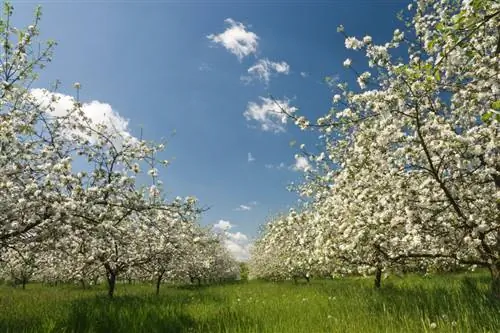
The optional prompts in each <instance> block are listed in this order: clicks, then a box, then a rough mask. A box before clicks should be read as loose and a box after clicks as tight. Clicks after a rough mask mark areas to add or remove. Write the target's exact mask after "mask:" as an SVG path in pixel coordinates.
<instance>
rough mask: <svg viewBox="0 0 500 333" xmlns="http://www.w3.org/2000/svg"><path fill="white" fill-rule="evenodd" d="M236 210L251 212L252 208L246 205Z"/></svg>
mask: <svg viewBox="0 0 500 333" xmlns="http://www.w3.org/2000/svg"><path fill="white" fill-rule="evenodd" d="M236 210H242V211H243V210H252V207H250V206H247V205H240V206H239V207H238V208H236Z"/></svg>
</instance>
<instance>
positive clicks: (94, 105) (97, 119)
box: [31, 89, 136, 141]
mask: <svg viewBox="0 0 500 333" xmlns="http://www.w3.org/2000/svg"><path fill="white" fill-rule="evenodd" d="M31 95H32V96H33V97H34V99H35V100H36V102H37V103H39V104H40V106H41V107H42V108H49V107H50V108H51V109H52V110H51V111H50V112H49V113H50V114H51V115H52V116H54V117H64V116H67V115H68V113H69V112H70V111H71V110H73V109H74V106H75V99H74V98H73V97H72V96H69V95H64V94H60V93H52V92H49V91H47V90H45V89H32V90H31ZM81 110H82V111H83V113H84V115H85V117H87V118H88V119H89V120H90V121H91V125H93V127H94V128H96V127H97V125H104V126H105V127H106V128H107V130H108V133H107V134H110V135H112V136H113V137H114V138H115V140H132V141H134V140H136V138H134V137H133V136H132V134H131V133H130V132H129V129H128V120H127V119H125V118H123V117H122V116H120V114H119V113H118V112H116V111H115V110H113V108H112V107H111V105H109V104H107V103H102V102H99V101H91V102H89V103H83V104H82V107H81ZM75 133H78V132H75ZM78 134H83V133H81V132H79V133H78Z"/></svg>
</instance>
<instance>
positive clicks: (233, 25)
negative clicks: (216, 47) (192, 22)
mask: <svg viewBox="0 0 500 333" xmlns="http://www.w3.org/2000/svg"><path fill="white" fill-rule="evenodd" d="M224 22H226V23H227V24H229V27H228V28H227V29H226V30H225V31H224V32H222V33H220V34H218V35H214V34H210V35H208V36H207V38H208V39H210V40H211V41H212V42H213V43H216V44H221V45H222V46H224V48H226V50H228V51H229V52H231V53H232V54H234V55H236V56H237V57H238V59H239V60H240V61H241V60H242V59H243V58H244V57H246V56H248V55H250V54H255V53H256V52H257V46H258V44H259V42H258V40H259V36H257V35H256V34H255V33H253V32H251V31H247V30H246V27H245V25H243V24H242V23H240V22H237V21H235V20H233V19H231V18H227V19H225V20H224Z"/></svg>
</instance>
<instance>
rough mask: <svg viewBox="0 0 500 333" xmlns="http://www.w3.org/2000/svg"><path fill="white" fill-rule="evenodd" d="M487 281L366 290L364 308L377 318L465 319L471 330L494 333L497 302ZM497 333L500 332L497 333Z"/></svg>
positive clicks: (498, 309) (463, 280)
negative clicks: (479, 329) (492, 332)
mask: <svg viewBox="0 0 500 333" xmlns="http://www.w3.org/2000/svg"><path fill="white" fill-rule="evenodd" d="M487 282H488V279H487V278H482V277H481V278H477V277H474V278H469V277H465V278H461V279H460V280H459V281H458V283H456V284H455V285H454V286H448V287H446V286H445V285H442V284H440V285H434V286H432V285H431V286H429V285H424V284H420V283H415V284H414V285H408V284H406V285H398V284H394V283H392V282H388V283H386V284H385V285H383V286H382V288H381V289H380V290H375V289H368V288H365V290H364V292H365V293H366V296H367V297H366V300H367V302H366V306H368V307H369V308H370V311H372V312H373V313H376V314H377V315H378V316H384V315H389V316H395V317H399V318H404V317H407V316H411V315H412V314H414V313H419V315H420V317H421V318H434V319H436V318H448V317H452V318H455V319H460V318H465V317H467V318H466V319H467V321H469V322H470V323H471V325H472V327H483V328H490V329H493V328H495V329H494V330H493V331H495V332H497V330H496V329H498V328H500V327H499V325H500V322H499V320H498V317H497V316H496V314H498V313H500V301H499V300H498V299H496V298H494V297H492V296H491V294H490V293H489V289H488V288H487V284H486V283H487ZM499 332H500V331H499Z"/></svg>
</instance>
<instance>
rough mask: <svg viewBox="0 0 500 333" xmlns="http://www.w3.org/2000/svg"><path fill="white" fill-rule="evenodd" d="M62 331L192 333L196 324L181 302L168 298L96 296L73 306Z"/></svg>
mask: <svg viewBox="0 0 500 333" xmlns="http://www.w3.org/2000/svg"><path fill="white" fill-rule="evenodd" d="M70 306H71V308H70V310H69V311H68V317H67V320H66V322H65V323H64V324H63V325H61V327H60V329H61V331H71V332H96V333H97V332H103V333H104V332H106V333H107V332H172V333H177V332H188V331H189V329H190V328H192V327H194V326H195V321H194V319H193V318H191V317H190V316H188V315H186V314H184V313H183V312H182V309H183V306H182V304H181V303H180V302H179V300H178V299H174V300H173V302H171V303H170V302H166V300H165V298H164V297H134V296H121V297H116V298H114V299H109V298H107V297H96V298H93V299H84V300H77V301H74V302H73V303H71V305H70Z"/></svg>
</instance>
